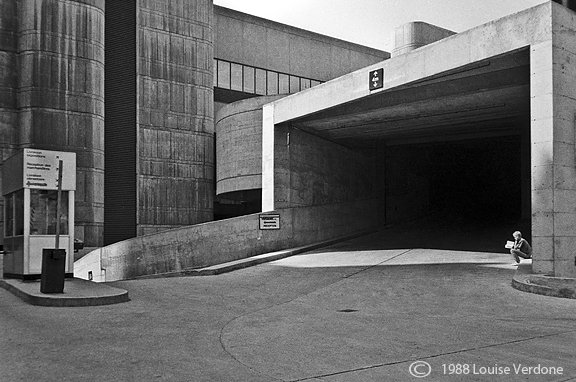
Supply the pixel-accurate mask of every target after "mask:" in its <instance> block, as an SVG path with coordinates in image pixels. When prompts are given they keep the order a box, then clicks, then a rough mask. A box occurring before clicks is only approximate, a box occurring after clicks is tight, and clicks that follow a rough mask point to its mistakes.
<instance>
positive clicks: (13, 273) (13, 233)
mask: <svg viewBox="0 0 576 382" xmlns="http://www.w3.org/2000/svg"><path fill="white" fill-rule="evenodd" d="M60 161H62V187H61V199H60V200H61V203H60V218H59V219H58V218H57V216H56V214H57V200H58V199H57V198H58V172H59V163H60ZM2 181H3V182H2V194H3V195H4V251H5V254H4V277H10V278H20V279H23V280H35V279H39V278H41V274H42V260H43V259H42V257H43V256H42V253H43V251H44V250H45V249H49V250H52V251H53V250H54V249H62V250H64V251H65V254H66V255H67V256H65V258H64V259H63V260H62V259H61V258H60V257H61V256H62V255H61V252H60V251H58V253H57V254H56V256H59V259H57V260H55V259H51V260H55V264H52V265H56V263H58V264H59V265H62V263H63V265H64V270H65V277H73V276H74V269H73V267H74V256H73V253H74V193H75V190H76V154H75V153H70V152H61V151H48V150H37V149H23V150H22V151H21V152H19V153H17V154H15V155H13V156H11V157H10V158H8V159H7V160H6V161H4V163H3V164H2ZM57 221H60V227H59V228H60V236H59V245H58V248H55V242H56V231H57V229H56V224H57V223H56V222H57Z"/></svg>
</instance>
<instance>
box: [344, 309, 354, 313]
mask: <svg viewBox="0 0 576 382" xmlns="http://www.w3.org/2000/svg"><path fill="white" fill-rule="evenodd" d="M357 311H358V309H340V310H339V312H341V313H354V312H357Z"/></svg>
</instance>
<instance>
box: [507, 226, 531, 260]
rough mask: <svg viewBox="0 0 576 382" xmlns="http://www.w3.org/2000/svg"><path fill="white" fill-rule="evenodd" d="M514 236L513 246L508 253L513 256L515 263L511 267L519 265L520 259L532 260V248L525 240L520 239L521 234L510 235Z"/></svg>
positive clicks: (518, 232) (517, 232)
mask: <svg viewBox="0 0 576 382" xmlns="http://www.w3.org/2000/svg"><path fill="white" fill-rule="evenodd" d="M512 236H514V246H513V247H512V249H510V253H511V254H512V256H514V260H516V262H515V263H514V264H512V265H518V264H520V258H523V259H531V258H532V247H530V244H528V241H526V239H523V238H522V233H521V232H520V231H516V232H514V233H513V234H512Z"/></svg>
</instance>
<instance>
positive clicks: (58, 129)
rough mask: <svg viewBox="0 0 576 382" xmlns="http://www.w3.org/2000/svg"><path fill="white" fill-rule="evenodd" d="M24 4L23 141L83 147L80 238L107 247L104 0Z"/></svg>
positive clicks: (20, 61) (26, 0)
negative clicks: (104, 188)
mask: <svg viewBox="0 0 576 382" xmlns="http://www.w3.org/2000/svg"><path fill="white" fill-rule="evenodd" d="M10 3H11V2H10V1H9V2H8V4H10ZM12 3H13V2H12ZM16 3H17V5H18V9H17V17H16V19H17V20H18V22H17V34H18V36H17V37H18V45H17V49H18V57H17V64H16V66H17V78H18V84H17V88H18V97H17V107H18V111H19V114H18V130H19V135H18V137H19V138H18V147H19V148H22V147H36V148H42V149H49V150H61V151H74V152H76V154H77V169H78V171H77V175H76V176H77V193H76V227H77V228H76V237H78V238H80V239H84V241H85V243H86V245H88V246H96V245H101V244H102V241H101V238H102V227H103V208H104V199H103V176H104V163H103V161H104V82H103V78H104V77H103V76H104V0H77V1H72V0H68V1H65V0H20V1H17V2H16ZM4 4H5V2H2V7H5V5H4ZM0 13H1V14H2V16H0V17H3V16H4V12H0ZM2 130H4V129H2Z"/></svg>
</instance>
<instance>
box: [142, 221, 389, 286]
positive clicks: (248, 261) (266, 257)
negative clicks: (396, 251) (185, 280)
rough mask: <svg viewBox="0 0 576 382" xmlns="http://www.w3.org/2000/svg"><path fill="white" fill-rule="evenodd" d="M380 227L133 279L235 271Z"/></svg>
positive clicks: (359, 235) (352, 237)
mask: <svg viewBox="0 0 576 382" xmlns="http://www.w3.org/2000/svg"><path fill="white" fill-rule="evenodd" d="M379 230H380V229H371V230H366V231H361V232H357V233H354V234H351V235H346V236H341V237H338V238H335V239H330V240H324V241H320V242H317V243H313V244H308V245H303V246H301V247H295V248H290V249H285V250H281V251H276V252H270V253H265V254H262V255H256V256H252V257H248V258H245V259H240V260H234V261H229V262H226V263H222V264H217V265H212V266H209V267H205V268H194V269H183V270H181V271H177V272H167V273H157V274H154V275H146V276H139V277H136V278H134V279H137V280H141V279H151V278H164V277H184V276H215V275H219V274H222V273H227V272H232V271H237V270H239V269H243V268H248V267H253V266H255V265H259V264H264V263H268V262H271V261H275V260H280V259H284V258H286V257H290V256H294V255H298V254H301V253H303V252H308V251H312V250H314V249H318V248H322V247H327V246H329V245H332V244H336V243H340V242H342V241H347V240H351V239H355V238H357V237H361V236H365V235H369V234H371V233H374V232H378V231H379Z"/></svg>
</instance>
